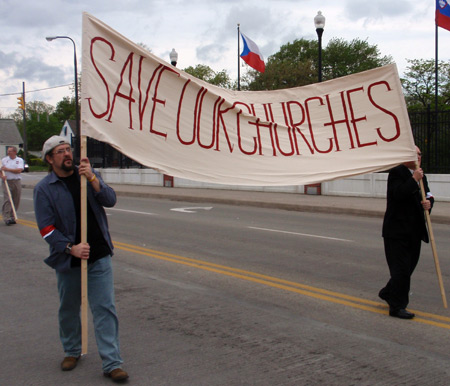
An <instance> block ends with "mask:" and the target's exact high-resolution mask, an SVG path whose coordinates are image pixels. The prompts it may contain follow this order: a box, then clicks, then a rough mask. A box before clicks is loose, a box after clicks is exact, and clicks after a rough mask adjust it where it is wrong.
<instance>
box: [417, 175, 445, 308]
mask: <svg viewBox="0 0 450 386" xmlns="http://www.w3.org/2000/svg"><path fill="white" fill-rule="evenodd" d="M420 191H421V193H422V200H423V201H425V200H426V195H425V189H424V186H423V181H422V180H420ZM424 213H425V218H426V220H427V227H428V235H429V236H430V244H431V250H432V252H433V258H434V265H435V267H436V274H437V277H438V282H439V288H440V290H441V296H442V302H443V303H444V308H447V298H446V297H445V290H444V284H443V282H442V274H441V267H440V265H439V259H438V255H437V251H436V243H435V242H434V234H433V228H432V227H431V219H430V212H429V211H428V210H424Z"/></svg>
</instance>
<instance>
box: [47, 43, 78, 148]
mask: <svg viewBox="0 0 450 386" xmlns="http://www.w3.org/2000/svg"><path fill="white" fill-rule="evenodd" d="M45 39H46V40H47V41H48V42H51V41H52V40H55V39H69V40H70V41H71V42H72V44H73V66H74V70H75V120H76V125H77V126H76V128H77V134H76V135H77V136H78V138H80V135H81V133H80V109H79V107H78V71H77V48H76V45H75V42H74V41H73V39H72V38H70V37H69V36H47V37H46V38H45ZM77 153H78V150H77V149H75V155H77Z"/></svg>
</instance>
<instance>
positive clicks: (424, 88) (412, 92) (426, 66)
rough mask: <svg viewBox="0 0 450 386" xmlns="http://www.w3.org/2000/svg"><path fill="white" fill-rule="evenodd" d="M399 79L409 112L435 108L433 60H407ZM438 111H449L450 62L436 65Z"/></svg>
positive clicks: (441, 62)
mask: <svg viewBox="0 0 450 386" xmlns="http://www.w3.org/2000/svg"><path fill="white" fill-rule="evenodd" d="M407 61H408V63H409V65H408V67H407V68H406V72H405V74H404V76H403V78H402V79H401V81H402V85H403V89H404V92H405V99H406V102H407V105H408V109H409V110H410V111H417V110H424V109H426V108H427V106H428V105H429V106H430V107H431V108H432V109H433V110H434V108H435V104H436V99H435V95H436V94H435V90H436V71H435V65H436V63H435V60H434V59H407ZM438 109H439V110H450V61H449V62H443V61H440V62H439V63H438Z"/></svg>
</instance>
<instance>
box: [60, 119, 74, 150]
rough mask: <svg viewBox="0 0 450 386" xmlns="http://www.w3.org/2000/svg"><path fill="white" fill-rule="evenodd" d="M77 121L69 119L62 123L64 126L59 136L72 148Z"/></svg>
mask: <svg viewBox="0 0 450 386" xmlns="http://www.w3.org/2000/svg"><path fill="white" fill-rule="evenodd" d="M76 128H77V121H75V120H74V119H70V120H67V121H65V122H64V126H63V127H62V129H61V133H60V134H59V135H60V136H61V137H64V138H65V139H66V140H67V142H69V143H70V146H71V147H73V146H74V138H75V137H76V136H77V133H76Z"/></svg>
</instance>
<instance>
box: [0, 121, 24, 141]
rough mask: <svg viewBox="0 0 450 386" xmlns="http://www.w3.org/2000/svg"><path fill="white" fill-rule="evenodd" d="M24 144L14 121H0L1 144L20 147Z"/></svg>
mask: <svg viewBox="0 0 450 386" xmlns="http://www.w3.org/2000/svg"><path fill="white" fill-rule="evenodd" d="M22 143H23V139H22V136H21V135H20V132H19V129H18V128H17V125H16V122H15V121H14V119H0V144H1V145H19V144H22Z"/></svg>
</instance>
